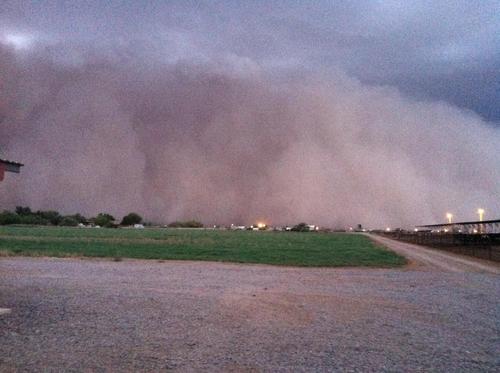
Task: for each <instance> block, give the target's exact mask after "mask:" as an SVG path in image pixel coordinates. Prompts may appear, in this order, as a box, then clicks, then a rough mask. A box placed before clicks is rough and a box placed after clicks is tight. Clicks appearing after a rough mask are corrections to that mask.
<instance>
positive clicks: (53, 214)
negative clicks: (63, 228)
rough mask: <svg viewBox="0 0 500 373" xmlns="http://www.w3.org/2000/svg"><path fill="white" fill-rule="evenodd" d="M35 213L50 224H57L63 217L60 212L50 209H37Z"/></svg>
mask: <svg viewBox="0 0 500 373" xmlns="http://www.w3.org/2000/svg"><path fill="white" fill-rule="evenodd" d="M35 214H36V215H38V216H39V217H40V218H42V219H43V220H47V221H48V222H49V223H50V224H52V225H59V223H60V222H61V220H62V218H63V217H62V216H61V214H59V213H58V212H57V211H52V210H49V211H37V212H36V213H35Z"/></svg>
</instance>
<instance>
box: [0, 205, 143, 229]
mask: <svg viewBox="0 0 500 373" xmlns="http://www.w3.org/2000/svg"><path fill="white" fill-rule="evenodd" d="M141 223H142V217H141V216H140V215H139V214H137V213H135V212H131V213H129V214H127V215H125V216H124V217H123V218H122V220H121V222H120V223H119V224H118V222H117V220H116V219H115V217H114V216H113V215H111V214H108V213H104V212H103V213H99V214H97V215H96V216H94V217H91V218H86V217H85V216H83V215H81V214H73V215H62V214H60V213H59V212H58V211H54V210H46V211H43V210H38V211H32V210H31V208H29V207H24V206H17V207H16V209H15V211H9V210H4V211H2V212H1V213H0V225H12V224H26V225H54V226H61V227H63V226H64V227H76V226H78V225H79V224H83V225H89V224H91V225H95V226H97V225H98V226H100V227H106V228H114V227H118V226H120V225H121V226H130V225H134V224H141Z"/></svg>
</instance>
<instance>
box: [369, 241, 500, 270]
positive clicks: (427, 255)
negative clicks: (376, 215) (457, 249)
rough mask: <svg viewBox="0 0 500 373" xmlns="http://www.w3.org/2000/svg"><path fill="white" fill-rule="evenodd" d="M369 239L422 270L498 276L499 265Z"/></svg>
mask: <svg viewBox="0 0 500 373" xmlns="http://www.w3.org/2000/svg"><path fill="white" fill-rule="evenodd" d="M369 237H370V238H371V239H373V240H374V241H376V242H379V243H381V244H382V245H384V246H385V247H388V248H389V249H391V250H392V251H395V252H397V253H398V254H400V255H402V256H405V257H406V258H407V259H408V260H409V261H410V262H412V263H413V264H415V265H418V266H420V267H423V268H422V269H431V270H441V271H447V272H486V273H493V274H497V275H499V274H500V264H498V263H495V262H490V261H486V260H481V259H477V258H471V257H466V256H462V255H457V254H452V253H446V252H443V251H439V250H435V249H427V248H424V247H422V246H419V245H413V244H410V243H406V242H401V241H396V240H391V239H389V238H385V237H381V236H375V235H369Z"/></svg>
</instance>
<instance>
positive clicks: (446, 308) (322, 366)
mask: <svg viewBox="0 0 500 373" xmlns="http://www.w3.org/2000/svg"><path fill="white" fill-rule="evenodd" d="M499 279H500V277H499V276H498V275H495V274H492V273H486V272H484V273H483V272H477V271H474V272H466V271H444V270H442V269H439V268H437V267H435V266H427V265H416V266H415V265H410V266H408V267H406V268H403V269H349V268H346V269H327V268H316V269H313V268H287V267H273V266H263V265H238V264H221V263H208V262H175V261H171V262H158V261H139V260H124V261H122V262H113V261H107V260H91V259H85V260H83V259H50V258H49V259H48V258H2V259H0V307H4V308H10V309H11V312H10V313H8V314H5V313H4V314H0V370H1V371H2V372H9V371H41V370H43V371H98V372H100V371H159V370H169V369H172V370H178V371H228V372H230V371H249V372H253V371H363V372H366V371H422V370H431V371H448V372H456V371H491V372H493V371H498V370H499V366H500V358H499V357H500V339H499V336H500V306H499V301H498V299H499V294H500V281H499Z"/></svg>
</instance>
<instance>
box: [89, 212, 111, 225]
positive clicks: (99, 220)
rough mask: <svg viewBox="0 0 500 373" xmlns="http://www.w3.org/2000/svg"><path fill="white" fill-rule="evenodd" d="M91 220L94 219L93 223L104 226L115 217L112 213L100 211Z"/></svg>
mask: <svg viewBox="0 0 500 373" xmlns="http://www.w3.org/2000/svg"><path fill="white" fill-rule="evenodd" d="M93 220H94V224H95V225H99V226H101V227H105V226H107V225H109V224H110V223H111V224H112V223H113V222H114V221H115V218H114V216H113V215H110V214H107V213H104V212H101V213H100V214H98V215H97V216H96V217H95V218H94V219H93Z"/></svg>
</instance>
